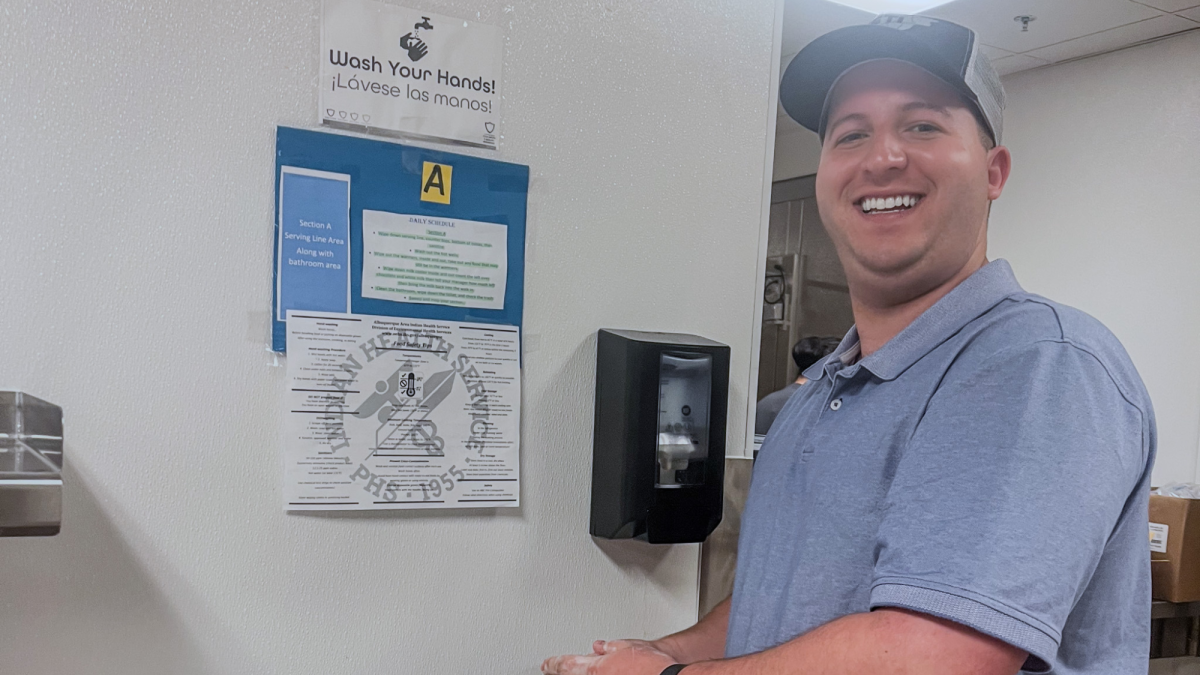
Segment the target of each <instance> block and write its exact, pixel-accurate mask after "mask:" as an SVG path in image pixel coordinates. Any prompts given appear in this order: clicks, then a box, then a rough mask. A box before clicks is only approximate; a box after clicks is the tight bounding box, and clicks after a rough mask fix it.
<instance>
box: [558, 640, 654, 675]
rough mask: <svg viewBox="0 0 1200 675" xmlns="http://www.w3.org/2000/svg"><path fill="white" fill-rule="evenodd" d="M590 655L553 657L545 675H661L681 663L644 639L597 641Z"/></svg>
mask: <svg viewBox="0 0 1200 675" xmlns="http://www.w3.org/2000/svg"><path fill="white" fill-rule="evenodd" d="M592 652H593V653H592V654H589V655H587V656H571V655H565V656H552V657H550V658H548V659H546V660H545V661H544V662H543V663H542V673H544V674H545V675H659V673H661V672H662V671H663V670H664V669H665V668H666V667H667V666H670V665H674V664H675V663H678V661H676V660H675V658H674V657H672V656H671V655H669V654H667V653H665V652H662V651H659V650H658V649H656V648H655V647H654V645H653V644H652V643H650V642H645V641H643V640H614V641H612V642H605V641H604V640H597V641H596V642H595V643H593V644H592Z"/></svg>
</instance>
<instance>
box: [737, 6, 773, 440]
mask: <svg viewBox="0 0 1200 675" xmlns="http://www.w3.org/2000/svg"><path fill="white" fill-rule="evenodd" d="M783 5H784V0H775V25H774V32H773V34H772V36H771V79H770V81H769V86H770V89H769V91H768V93H767V120H766V122H767V151H766V153H764V157H763V172H762V184H763V188H762V202H761V206H760V208H759V214H758V220H759V222H758V260H757V262H756V263H755V269H754V299H755V302H754V320H753V321H752V322H751V324H750V377H749V379H747V381H746V382H745V386H746V389H745V391H746V428H745V430H744V433H743V436H742V440H743V443H741V444H740V445H741V447H740V450H741V452H740V453H739V452H736V451H735V452H731V450H734V449H736V448H737V445H735V444H734V445H733V448H730V446H729V445H727V446H726V453H725V454H726V456H728V457H744V458H753V457H754V414H755V408H756V406H757V405H758V399H757V396H755V394H756V393H757V392H758V358H759V353H758V352H759V342H760V341H761V340H762V279H763V275H764V274H766V272H767V233H768V232H769V231H770V227H771V192H772V188H773V187H774V184H773V183H772V179H773V178H774V175H775V124H776V122H777V121H778V114H779V76H780V70H781V68H780V63H779V61H780V59H782V58H783Z"/></svg>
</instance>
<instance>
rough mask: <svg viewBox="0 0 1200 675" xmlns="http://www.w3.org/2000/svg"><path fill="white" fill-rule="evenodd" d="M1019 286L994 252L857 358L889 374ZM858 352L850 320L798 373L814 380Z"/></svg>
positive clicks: (871, 368) (850, 360)
mask: <svg viewBox="0 0 1200 675" xmlns="http://www.w3.org/2000/svg"><path fill="white" fill-rule="evenodd" d="M1023 292H1024V289H1022V288H1021V284H1019V283H1017V277H1016V276H1015V275H1014V274H1013V271H1012V267H1011V266H1009V264H1008V261H1007V260H1004V259H1002V258H997V259H996V260H993V261H992V262H990V263H988V264H986V265H984V266H983V267H981V268H979V269H978V270H976V271H975V273H974V274H972V275H971V276H969V277H967V278H966V279H965V280H963V282H962V283H960V284H959V285H957V286H955V287H954V288H953V289H952V290H951V291H950V292H949V293H947V294H946V295H944V296H942V298H941V299H940V300H938V301H937V302H936V303H934V305H933V306H932V307H930V308H929V309H927V310H925V312H924V313H922V314H921V315H920V316H918V317H917V318H916V320H915V321H913V322H912V323H910V324H909V325H908V327H907V328H905V329H904V330H902V331H900V333H899V334H898V335H896V336H895V337H893V338H892V339H891V340H888V341H887V343H886V344H884V345H883V347H882V348H880V349H879V351H877V352H875V353H874V354H871V355H870V356H868V357H866V358H865V359H862V361H860V362H859V363H860V364H861V365H862V367H863V368H866V369H867V370H869V371H871V372H872V373H874V374H875V375H876V376H877V377H879V378H880V379H882V380H893V379H895V378H897V377H899V376H900V374H901V373H903V372H904V371H905V370H908V368H909V366H911V365H913V364H914V363H916V362H917V361H918V360H920V359H921V357H923V356H925V355H926V354H928V353H929V352H931V351H933V349H934V348H935V347H937V346H938V345H940V344H941V343H943V342H945V341H946V340H947V339H949V338H950V336H952V335H954V334H955V333H957V332H958V331H959V330H961V329H962V328H963V327H964V326H966V325H967V324H968V323H970V322H971V321H974V320H975V319H976V318H978V317H980V316H981V315H983V314H984V313H985V312H987V311H988V310H990V309H991V308H993V307H995V306H996V305H998V304H1000V301H1002V300H1004V299H1005V298H1007V297H1009V296H1011V295H1015V294H1017V293H1023ZM859 352H860V345H859V339H858V327H857V326H855V327H851V328H850V332H848V333H846V337H844V338H842V341H841V343H840V344H839V345H838V347H837V349H835V350H834V351H833V353H832V354H830V355H829V356H828V357H827V358H825V359H823V360H821V361H818V362H817V363H815V364H813V365H812V366H810V367H809V368H808V370H805V371H804V376H805V377H807V378H808V379H810V380H819V379H821V378H822V377H824V376H825V375H826V374H828V375H830V376H832V375H833V373H835V372H837V371H838V370H841V369H842V368H844V367H846V366H849V365H851V364H852V363H854V360H855V359H856V358H858V355H859Z"/></svg>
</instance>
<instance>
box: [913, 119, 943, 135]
mask: <svg viewBox="0 0 1200 675" xmlns="http://www.w3.org/2000/svg"><path fill="white" fill-rule="evenodd" d="M912 130H913V131H916V132H917V133H922V134H929V133H933V132H935V131H937V130H938V128H937V127H936V126H934V125H932V124H927V123H925V122H922V123H920V124H914V125H913V126H912Z"/></svg>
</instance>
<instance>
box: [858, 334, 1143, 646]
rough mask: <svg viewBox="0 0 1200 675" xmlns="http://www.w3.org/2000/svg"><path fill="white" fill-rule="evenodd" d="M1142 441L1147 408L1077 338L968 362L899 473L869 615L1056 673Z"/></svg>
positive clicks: (1130, 483)
mask: <svg viewBox="0 0 1200 675" xmlns="http://www.w3.org/2000/svg"><path fill="white" fill-rule="evenodd" d="M964 356H965V355H964ZM1142 434H1143V424H1142V413H1141V411H1140V410H1139V409H1138V408H1137V407H1136V406H1134V405H1132V404H1131V403H1130V402H1129V401H1127V400H1126V399H1125V397H1124V396H1123V395H1122V393H1121V391H1120V390H1119V388H1118V386H1117V385H1116V384H1115V383H1114V381H1113V379H1112V378H1111V377H1110V376H1109V374H1108V371H1107V370H1106V369H1105V367H1104V366H1103V364H1102V363H1101V362H1100V361H1099V360H1098V359H1097V358H1096V357H1095V356H1093V355H1092V354H1091V353H1089V352H1088V351H1086V350H1084V349H1082V348H1081V347H1079V346H1076V345H1074V344H1072V343H1069V342H1066V341H1058V340H1045V341H1039V342H1031V343H1029V344H1025V345H1021V346H1017V347H1012V348H1008V349H1005V350H1003V351H1001V352H997V353H995V354H993V355H991V356H989V357H987V358H985V359H979V360H975V361H974V363H973V364H971V363H969V362H968V360H967V359H960V362H959V363H958V364H956V365H954V366H952V367H951V369H950V371H949V372H948V373H947V377H946V378H945V380H944V381H943V383H942V384H941V385H940V386H939V388H938V390H937V391H936V393H935V394H934V395H933V396H932V397H931V399H930V400H929V403H928V405H927V407H926V409H925V413H924V415H923V416H922V419H921V421H920V422H919V423H918V425H917V427H916V431H915V432H914V433H913V436H912V438H911V440H910V442H909V444H908V446H907V447H906V449H905V450H904V453H903V455H902V456H901V457H900V458H899V459H898V462H897V464H896V465H895V474H894V480H893V482H892V484H891V487H890V488H889V491H888V496H887V499H886V502H885V513H884V515H883V519H882V522H881V525H880V529H879V532H878V539H877V542H876V552H877V558H876V563H875V577H874V581H873V585H872V589H871V608H872V609H876V608H879V607H901V608H906V609H911V610H914V611H917V612H922V613H925V614H931V615H934V616H938V617H942V618H944V619H949V620H951V621H954V622H956V623H960V624H963V625H966V626H969V627H971V628H974V629H975V630H978V631H980V632H982V633H985V634H988V635H991V636H993V637H996V638H998V639H1000V640H1003V641H1005V642H1007V643H1009V644H1011V645H1014V646H1016V647H1019V648H1021V649H1023V650H1025V651H1026V652H1028V653H1029V654H1030V657H1031V658H1030V660H1029V662H1027V664H1026V668H1027V669H1037V670H1045V669H1048V667H1047V666H1046V664H1047V663H1052V662H1053V657H1054V654H1055V653H1056V652H1057V650H1058V645H1059V643H1060V641H1061V639H1062V629H1063V626H1064V624H1065V623H1066V620H1067V616H1068V614H1069V613H1070V612H1071V609H1072V607H1073V606H1074V604H1075V602H1076V600H1077V599H1078V598H1079V597H1080V594H1081V593H1082V592H1083V590H1084V589H1085V588H1086V586H1087V584H1088V582H1089V580H1090V578H1091V576H1092V574H1093V572H1094V571H1095V569H1096V566H1097V563H1098V561H1099V560H1100V556H1101V554H1102V553H1103V551H1104V548H1105V546H1106V544H1107V542H1108V540H1109V537H1110V535H1111V534H1112V532H1113V530H1114V529H1115V527H1116V525H1117V521H1118V519H1119V518H1120V517H1121V514H1122V512H1123V510H1124V508H1125V504H1126V501H1127V500H1128V499H1129V498H1130V495H1131V494H1132V492H1133V490H1134V489H1135V487H1136V485H1137V484H1138V482H1139V480H1140V478H1141V476H1142V474H1143V472H1144V471H1145V470H1146V468H1145V461H1146V457H1145V455H1144V450H1143V447H1144V445H1143V442H1142Z"/></svg>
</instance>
